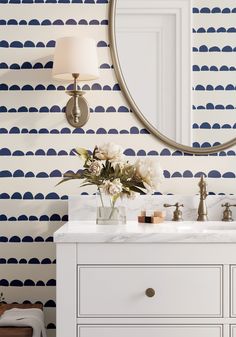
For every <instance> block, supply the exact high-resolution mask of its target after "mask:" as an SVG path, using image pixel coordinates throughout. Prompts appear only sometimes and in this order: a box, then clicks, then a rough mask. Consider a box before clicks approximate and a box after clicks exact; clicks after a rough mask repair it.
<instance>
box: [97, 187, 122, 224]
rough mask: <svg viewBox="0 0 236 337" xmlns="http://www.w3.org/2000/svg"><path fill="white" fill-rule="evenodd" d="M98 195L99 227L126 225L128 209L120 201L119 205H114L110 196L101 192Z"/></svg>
mask: <svg viewBox="0 0 236 337" xmlns="http://www.w3.org/2000/svg"><path fill="white" fill-rule="evenodd" d="M97 195H98V196H97V219H96V223H97V225H124V224H126V209H125V207H124V206H122V205H121V202H120V200H118V201H117V205H113V204H112V202H111V199H110V197H109V196H107V195H105V194H103V193H100V192H98V194H97Z"/></svg>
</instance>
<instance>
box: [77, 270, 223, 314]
mask: <svg viewBox="0 0 236 337" xmlns="http://www.w3.org/2000/svg"><path fill="white" fill-rule="evenodd" d="M78 280H79V284H78V314H79V316H103V317H110V316H117V317H119V316H121V317H129V316H130V317H134V316H142V317H145V316H151V317H221V316H222V268H221V266H152V267H144V266H138V267H136V266H133V267H132V266H96V267H95V266H81V267H78ZM148 288H152V289H154V291H155V295H154V294H153V292H152V291H150V292H149V293H147V294H146V290H147V289H148ZM148 295H149V296H152V295H154V296H152V297H149V296H148Z"/></svg>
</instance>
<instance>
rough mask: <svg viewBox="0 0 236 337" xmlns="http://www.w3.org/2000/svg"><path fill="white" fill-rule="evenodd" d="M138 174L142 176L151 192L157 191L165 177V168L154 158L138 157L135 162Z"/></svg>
mask: <svg viewBox="0 0 236 337" xmlns="http://www.w3.org/2000/svg"><path fill="white" fill-rule="evenodd" d="M135 166H136V174H137V175H138V176H139V177H141V179H142V180H143V184H144V186H145V188H146V189H147V190H148V191H149V192H154V191H157V189H158V188H159V185H160V183H161V181H162V179H163V170H162V169H161V166H160V164H159V163H158V162H157V161H156V160H154V159H153V158H145V159H138V160H137V161H136V163H135Z"/></svg>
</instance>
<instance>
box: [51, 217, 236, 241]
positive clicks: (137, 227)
mask: <svg viewBox="0 0 236 337" xmlns="http://www.w3.org/2000/svg"><path fill="white" fill-rule="evenodd" d="M54 241H55V242H62V243H63V242H65V243H66V242H76V243H77V242H78V243H94V242H98V243H99V242H100V243H102V242H103V243H129V242H130V243H145V242H149V243H152V242H166V243H168V242H179V243H188V242H209V243H210V242H212V243H216V242H219V243H220V242H222V243H225V242H228V243H230V242H235V243H236V221H234V222H231V223H224V222H220V221H209V222H195V221H184V222H179V223H175V222H170V221H166V222H164V223H162V224H155V225H154V224H138V223H137V222H135V221H130V222H128V223H127V224H126V225H121V226H115V225H96V224H95V222H94V221H69V222H67V223H66V224H65V225H64V226H62V227H61V228H60V229H59V230H58V231H56V232H55V233H54Z"/></svg>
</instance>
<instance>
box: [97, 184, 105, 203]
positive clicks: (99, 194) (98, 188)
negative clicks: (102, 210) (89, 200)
mask: <svg viewBox="0 0 236 337" xmlns="http://www.w3.org/2000/svg"><path fill="white" fill-rule="evenodd" d="M98 191H99V195H100V199H101V204H102V207H104V201H103V198H102V193H101V189H100V188H99V187H98Z"/></svg>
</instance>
